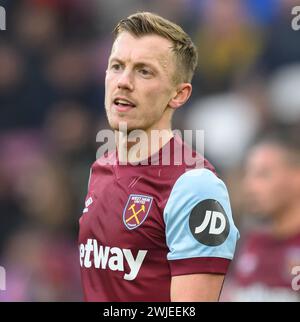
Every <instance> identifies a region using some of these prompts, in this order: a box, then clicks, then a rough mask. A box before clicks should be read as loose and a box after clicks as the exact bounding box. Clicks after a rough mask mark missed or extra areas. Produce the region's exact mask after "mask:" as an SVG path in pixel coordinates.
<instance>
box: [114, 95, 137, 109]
mask: <svg viewBox="0 0 300 322" xmlns="http://www.w3.org/2000/svg"><path fill="white" fill-rule="evenodd" d="M135 107H136V105H135V104H134V103H133V102H131V101H129V100H128V99H126V98H120V97H117V98H115V99H114V101H113V108H114V109H116V110H117V111H118V112H127V111H129V110H131V109H132V108H135Z"/></svg>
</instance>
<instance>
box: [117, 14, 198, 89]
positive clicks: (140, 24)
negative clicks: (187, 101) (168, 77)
mask: <svg viewBox="0 0 300 322" xmlns="http://www.w3.org/2000/svg"><path fill="white" fill-rule="evenodd" d="M124 31H126V32H129V33H130V34H132V35H134V36H136V37H142V36H145V35H149V34H154V35H159V36H161V37H163V38H166V39H168V40H170V41H171V42H172V44H173V47H172V50H173V52H174V54H175V57H176V65H177V66H176V67H177V68H176V74H175V75H174V80H175V82H176V83H180V82H188V83H190V82H191V81H192V78H193V75H194V72H195V69H196V67H197V62H198V54H197V49H196V46H195V45H194V43H193V42H192V40H191V38H190V37H189V35H188V34H187V33H186V32H185V31H184V30H183V29H182V28H181V27H180V26H178V25H177V24H175V23H173V22H171V21H169V20H167V19H165V18H162V17H161V16H158V15H156V14H154V13H151V12H137V13H135V14H133V15H130V16H129V17H127V18H125V19H122V20H121V21H120V22H119V23H118V24H117V25H116V27H115V28H114V31H113V33H114V35H115V38H117V37H118V35H119V34H120V33H121V32H124Z"/></svg>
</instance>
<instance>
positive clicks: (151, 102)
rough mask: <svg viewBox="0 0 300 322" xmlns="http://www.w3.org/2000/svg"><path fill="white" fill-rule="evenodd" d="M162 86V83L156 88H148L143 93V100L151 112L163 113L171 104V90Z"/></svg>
mask: <svg viewBox="0 0 300 322" xmlns="http://www.w3.org/2000/svg"><path fill="white" fill-rule="evenodd" d="M161 84H162V83H159V84H158V85H156V86H147V87H146V88H145V90H144V91H143V95H142V100H143V101H144V103H145V105H146V106H148V108H149V107H150V108H151V110H150V111H149V112H151V111H152V112H154V111H156V112H162V111H164V109H165V107H166V105H167V104H168V102H169V99H170V97H169V95H170V94H169V93H170V90H169V89H168V88H165V87H163V86H161Z"/></svg>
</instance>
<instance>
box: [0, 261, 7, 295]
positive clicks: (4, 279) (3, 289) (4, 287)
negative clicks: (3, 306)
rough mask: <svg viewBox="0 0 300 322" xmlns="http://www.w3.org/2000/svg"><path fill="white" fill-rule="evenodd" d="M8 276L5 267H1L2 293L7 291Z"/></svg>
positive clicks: (0, 283) (0, 282) (0, 281)
mask: <svg viewBox="0 0 300 322" xmlns="http://www.w3.org/2000/svg"><path fill="white" fill-rule="evenodd" d="M5 281H6V274H5V269H4V267H2V266H0V291H5V290H6V283H5Z"/></svg>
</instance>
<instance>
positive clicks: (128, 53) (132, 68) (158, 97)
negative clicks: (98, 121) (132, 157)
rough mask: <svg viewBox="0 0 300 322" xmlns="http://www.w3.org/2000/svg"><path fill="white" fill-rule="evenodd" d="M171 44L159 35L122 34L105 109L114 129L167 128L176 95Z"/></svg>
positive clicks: (110, 67) (107, 82)
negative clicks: (171, 104) (120, 125)
mask: <svg viewBox="0 0 300 322" xmlns="http://www.w3.org/2000/svg"><path fill="white" fill-rule="evenodd" d="M171 46H172V44H171V42H170V41H169V40H167V39H165V38H162V37H160V36H157V35H146V36H143V37H140V38H137V37H134V36H133V35H131V34H129V33H128V32H122V33H120V34H119V36H118V37H117V39H116V40H115V42H114V45H113V48H112V52H111V56H110V58H109V62H108V68H107V71H106V79H105V109H106V113H107V118H108V121H109V124H110V126H111V128H112V129H114V130H118V129H119V123H120V122H126V123H127V128H128V130H129V131H130V130H134V129H141V130H145V131H148V130H149V129H165V128H168V126H169V123H170V117H169V116H168V115H170V111H171V109H170V106H169V102H170V100H171V99H172V97H173V96H174V95H175V94H176V85H175V84H174V82H173V81H172V77H173V75H174V72H175V63H174V60H175V59H174V54H173V53H172V51H171Z"/></svg>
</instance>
